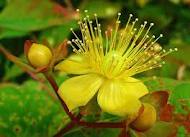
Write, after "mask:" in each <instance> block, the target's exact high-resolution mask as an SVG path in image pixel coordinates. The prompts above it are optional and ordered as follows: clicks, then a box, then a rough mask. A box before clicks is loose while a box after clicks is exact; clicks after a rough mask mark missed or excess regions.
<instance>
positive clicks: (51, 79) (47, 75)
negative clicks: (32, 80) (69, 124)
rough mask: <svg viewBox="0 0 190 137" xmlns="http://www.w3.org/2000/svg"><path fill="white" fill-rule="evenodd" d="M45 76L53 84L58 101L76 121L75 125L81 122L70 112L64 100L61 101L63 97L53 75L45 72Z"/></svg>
mask: <svg viewBox="0 0 190 137" xmlns="http://www.w3.org/2000/svg"><path fill="white" fill-rule="evenodd" d="M44 76H45V77H46V79H47V80H48V81H49V83H50V84H51V86H52V88H53V89H54V91H55V94H56V95H57V97H58V99H59V100H60V102H61V104H62V106H63V108H64V110H65V112H66V114H67V115H68V116H69V117H70V119H71V120H72V121H74V122H75V123H77V121H79V119H78V118H77V117H75V116H74V114H72V113H71V112H70V111H69V108H68V107H67V105H66V103H65V102H64V101H63V99H61V97H60V96H59V94H58V89H59V87H58V85H57V83H56V82H55V80H54V78H53V77H52V75H51V74H50V73H48V72H45V73H44Z"/></svg>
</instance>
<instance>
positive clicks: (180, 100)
mask: <svg viewBox="0 0 190 137" xmlns="http://www.w3.org/2000/svg"><path fill="white" fill-rule="evenodd" d="M189 89H190V83H182V84H180V85H178V86H176V87H175V88H174V90H173V92H172V94H171V96H170V103H171V104H173V105H175V107H176V108H175V111H176V112H177V113H184V114H188V113H189V112H188V111H187V110H185V109H184V105H185V106H186V107H188V108H189V107H190V94H189Z"/></svg>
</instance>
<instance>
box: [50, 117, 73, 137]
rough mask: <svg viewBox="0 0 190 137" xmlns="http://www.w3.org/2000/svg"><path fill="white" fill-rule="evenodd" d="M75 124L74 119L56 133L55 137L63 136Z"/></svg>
mask: <svg viewBox="0 0 190 137" xmlns="http://www.w3.org/2000/svg"><path fill="white" fill-rule="evenodd" d="M75 125H76V124H75V123H74V122H73V121H71V122H70V123H69V124H67V125H66V126H65V127H64V128H63V129H61V130H60V131H59V132H58V133H57V134H55V135H54V136H53V137H62V136H63V135H64V134H65V133H67V132H68V131H69V130H71V129H72V128H73V127H74V126H75Z"/></svg>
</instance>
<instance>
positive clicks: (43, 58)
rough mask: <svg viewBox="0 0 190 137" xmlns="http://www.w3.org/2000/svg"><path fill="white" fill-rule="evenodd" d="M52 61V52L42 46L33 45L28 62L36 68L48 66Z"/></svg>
mask: <svg viewBox="0 0 190 137" xmlns="http://www.w3.org/2000/svg"><path fill="white" fill-rule="evenodd" d="M51 59H52V52H51V50H50V49H49V48H48V47H46V46H44V45H42V44H37V43H33V44H32V46H31V47H30V49H29V51H28V60H29V61H30V63H31V65H32V66H34V67H43V66H46V65H48V64H49V63H50V61H51Z"/></svg>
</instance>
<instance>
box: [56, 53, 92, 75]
mask: <svg viewBox="0 0 190 137" xmlns="http://www.w3.org/2000/svg"><path fill="white" fill-rule="evenodd" d="M55 70H60V71H62V72H65V73H68V74H86V73H88V72H90V70H91V69H90V67H89V65H88V62H87V60H85V58H84V57H82V56H80V55H71V56H70V57H69V58H68V59H66V60H64V61H62V62H60V63H59V64H58V65H56V66H55Z"/></svg>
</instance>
